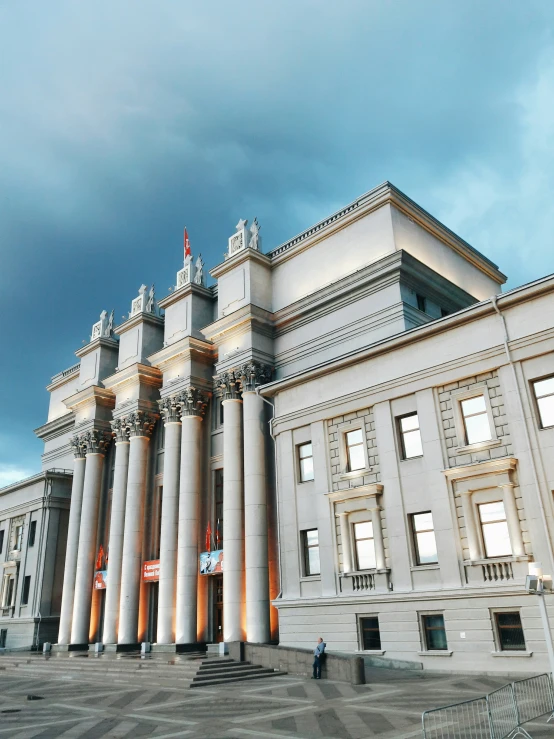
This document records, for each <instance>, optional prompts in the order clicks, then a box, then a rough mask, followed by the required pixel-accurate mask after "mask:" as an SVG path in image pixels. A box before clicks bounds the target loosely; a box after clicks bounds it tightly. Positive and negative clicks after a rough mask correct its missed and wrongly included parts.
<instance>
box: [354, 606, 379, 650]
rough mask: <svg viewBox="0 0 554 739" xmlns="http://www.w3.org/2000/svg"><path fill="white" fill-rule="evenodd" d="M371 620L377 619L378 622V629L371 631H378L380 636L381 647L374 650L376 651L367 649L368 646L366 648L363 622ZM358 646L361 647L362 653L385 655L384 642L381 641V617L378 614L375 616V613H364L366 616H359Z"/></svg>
mask: <svg viewBox="0 0 554 739" xmlns="http://www.w3.org/2000/svg"><path fill="white" fill-rule="evenodd" d="M370 619H375V621H377V629H371V630H372V631H377V633H378V636H379V646H378V647H376V648H374V649H371V648H367V649H366V646H365V643H364V627H363V622H364V621H368V620H370ZM358 645H359V651H360V652H365V653H369V654H371V653H373V654H376V653H378V654H383V653H384V650H383V642H382V640H381V624H380V623H379V615H378V614H377V613H375V614H373V613H364V614H360V615H359V616H358Z"/></svg>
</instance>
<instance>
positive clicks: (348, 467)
mask: <svg viewBox="0 0 554 739" xmlns="http://www.w3.org/2000/svg"><path fill="white" fill-rule="evenodd" d="M357 431H359V432H360V434H361V435H362V440H361V441H358V442H356V443H355V444H349V443H348V436H349V434H355V433H356V432H357ZM344 445H345V451H346V471H347V472H348V473H354V472H360V470H365V469H367V457H366V453H365V448H366V446H367V443H366V439H365V434H364V430H363V429H362V428H353V429H348V430H347V431H345V432H344ZM358 447H361V450H362V456H363V467H356V469H352V466H351V465H352V461H351V459H352V458H351V454H350V450H351V449H357V448H358Z"/></svg>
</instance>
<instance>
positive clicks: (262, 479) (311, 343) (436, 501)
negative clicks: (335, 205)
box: [0, 183, 554, 672]
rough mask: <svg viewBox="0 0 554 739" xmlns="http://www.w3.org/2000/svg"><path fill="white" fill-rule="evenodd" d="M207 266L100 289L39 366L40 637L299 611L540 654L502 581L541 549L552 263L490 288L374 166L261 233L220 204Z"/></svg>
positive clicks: (406, 644)
mask: <svg viewBox="0 0 554 739" xmlns="http://www.w3.org/2000/svg"><path fill="white" fill-rule="evenodd" d="M210 274H211V275H212V276H213V277H214V278H215V280H216V285H215V286H214V287H210V288H207V287H205V284H204V275H203V264H202V262H201V260H200V259H198V260H197V261H196V263H194V262H193V261H192V260H190V259H188V260H187V262H186V264H185V268H184V269H183V270H181V271H180V272H179V273H178V275H177V281H176V287H175V289H174V290H173V291H171V292H170V294H169V295H168V296H167V297H165V298H164V299H163V300H161V301H159V303H158V304H156V301H155V299H154V294H153V289H152V290H151V291H150V293H148V292H147V288H145V287H144V286H143V287H142V288H141V290H140V292H139V296H138V297H137V298H135V299H134V300H133V302H132V306H131V312H130V314H129V316H128V318H127V319H126V320H125V321H124V322H123V323H122V324H121V325H119V326H113V320H112V319H111V318H110V319H108V316H107V314H106V313H103V314H102V316H101V319H100V321H99V322H98V323H97V324H95V326H94V327H93V331H92V336H91V341H90V342H89V343H88V344H87V345H86V346H84V347H83V348H81V349H79V350H78V351H77V356H78V357H79V360H80V361H79V364H78V365H76V366H75V367H73V368H70V369H69V370H67V371H65V372H62V373H60V374H59V375H57V376H56V377H55V378H54V379H53V381H52V383H51V385H50V386H49V388H48V389H49V391H50V394H51V396H50V397H51V402H50V413H49V417H48V422H47V423H46V424H45V425H44V426H43V427H41V428H40V429H38V430H37V433H38V435H39V436H40V437H41V438H44V440H45V453H44V456H43V466H44V468H45V469H50V468H52V467H57V468H64V469H73V482H72V492H71V510H70V516H69V523H68V528H67V554H66V559H65V574H64V581H63V598H62V600H61V606H60V626H59V636H58V641H59V644H60V645H65V646H67V647H68V648H76V647H78V646H83V645H86V644H88V643H90V642H95V641H102V642H103V643H104V644H105V645H106V647H107V648H114V649H115V648H120V649H123V648H128V647H129V646H132V645H136V644H137V643H138V642H140V641H144V640H147V641H152V642H155V643H157V644H158V645H164V647H165V648H168V649H169V648H177V649H186V648H190V645H191V644H195V643H197V642H211V641H218V640H222V639H223V640H225V641H236V640H244V639H247V640H248V641H253V642H266V641H269V640H270V639H273V640H276V639H279V641H280V643H281V644H284V645H296V646H303V647H305V646H309V645H311V644H312V642H314V640H315V638H316V637H317V636H319V635H323V636H324V637H325V640H326V642H327V644H328V648H329V649H335V650H342V651H348V652H356V651H360V652H365V653H368V654H372V655H377V656H380V655H384V656H385V658H395V659H407V660H416V661H419V662H423V663H424V665H425V666H426V667H431V668H433V669H447V670H457V669H462V670H468V669H470V670H471V669H475V670H488V671H506V670H508V669H509V670H510V671H533V672H538V671H541V670H543V669H545V668H546V666H547V660H546V648H545V643H544V638H543V632H542V627H541V623H540V618H539V611H538V608H537V602H536V597H535V596H532V595H528V594H527V593H526V592H525V589H524V583H525V576H526V574H527V572H528V568H529V563H530V562H533V561H540V562H542V565H543V569H544V570H545V572H547V573H548V572H549V573H554V556H553V541H554V537H553V534H554V500H553V490H554V455H553V454H552V447H553V446H554V277H546V278H544V279H541V280H538V281H536V282H533V283H531V284H528V285H524V286H523V287H520V288H517V289H514V290H511V291H510V292H507V293H503V294H500V293H501V286H502V284H503V283H504V281H505V277H504V276H503V274H502V273H501V272H500V271H499V270H498V268H497V267H496V266H495V265H494V264H492V263H491V262H490V261H489V260H488V259H486V258H485V257H484V256H483V255H481V254H480V253H479V252H477V251H476V250H475V249H473V248H472V247H471V246H469V245H468V244H467V243H466V242H464V241H463V240H461V239H460V238H459V237H457V236H456V235H455V234H454V233H452V232H451V231H449V230H448V229H447V228H446V227H445V226H443V225H442V224H440V223H439V222H438V221H436V220H435V219H434V218H432V217H431V216H430V215H429V214H427V213H426V212H425V211H423V210H422V209H421V208H419V207H418V206H417V205H416V204H415V203H413V202H412V201H411V200H409V199H408V198H407V197H406V196H405V195H403V194H402V193H400V192H399V191H398V190H397V189H396V188H394V187H393V186H392V185H390V184H389V183H385V184H384V185H382V186H380V187H378V188H375V189H374V190H372V191H371V192H369V193H367V194H366V195H364V196H362V197H360V198H359V199H358V200H356V201H355V202H354V203H351V204H350V205H348V206H347V207H345V208H344V209H342V210H341V211H339V212H338V213H335V214H334V215H332V216H330V217H329V218H327V219H325V220H324V221H322V222H321V223H318V224H317V225H315V226H314V227H312V228H310V229H308V230H307V231H305V232H304V233H302V234H300V235H299V236H297V237H295V238H293V239H291V240H290V241H289V242H287V243H285V244H283V245H281V246H279V247H278V248H276V249H274V250H273V251H271V252H269V253H268V254H264V253H263V252H262V251H261V243H260V236H259V229H258V226H257V223H256V222H255V223H254V224H253V225H252V226H251V227H250V229H248V227H247V223H246V222H245V221H240V222H239V224H238V225H237V232H236V233H235V235H234V236H232V237H231V239H229V247H228V254H227V255H226V258H225V260H224V262H223V263H222V264H220V265H218V266H217V267H215V268H214V269H212V270H211V272H210ZM162 311H163V312H164V314H163V315H161V312H162ZM9 494H10V493H9V491H8V493H7V494H4V491H0V506H1V507H0V520H2V519H4V518H5V519H6V520H7V519H8V517H9V516H11V514H9V515H8V513H5V508H4V503H3V501H4V499H5V498H7V497H8V496H9ZM10 525H11V524H10ZM1 527H2V524H0V528H1ZM206 550H211V551H212V552H213V550H216V552H217V554H216V555H213V554H212V556H211V557H210V558H206V557H204V558H203V563H202V572H201V571H200V569H199V555H200V553H201V552H204V551H206ZM220 551H223V555H220ZM1 557H3V555H0V558H1ZM223 557H224V558H223ZM221 560H223V564H224V567H223V569H224V572H223V573H222V572H221ZM145 562H146V563H147V564H146V565H145V564H144V563H145ZM158 562H159V565H158ZM4 566H5V563H4ZM206 570H214V572H213V573H211V574H204V573H205V571H206ZM93 582H94V585H95V587H94V588H93ZM96 585H98V586H101V587H99V588H97V587H96ZM104 585H105V588H104ZM4 587H5V586H4ZM20 589H21V588H20V586H18V587H17V590H18V592H19V591H20ZM553 600H554V598H553ZM15 604H16V605H17V598H16V601H15ZM550 616H551V618H552V621H553V623H554V603H552V604H551V605H550ZM10 619H11V620H10ZM16 620H17V618H16V614H15V613H12V614H10V615H9V617H8V619H7V620H6V617H5V616H4V617H3V618H2V619H0V627H1V628H5V626H4V623H5V622H6V623H7V624H8V626H7V628H8V642H9V632H10V625H11V624H12V623H14V624H15V622H16ZM8 645H9V644H8ZM108 645H119V646H118V647H116V646H111V647H109V646H108ZM174 645H177V646H174ZM160 648H161V647H160ZM506 658H509V660H507V659H506Z"/></svg>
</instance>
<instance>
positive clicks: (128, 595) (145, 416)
mask: <svg viewBox="0 0 554 739" xmlns="http://www.w3.org/2000/svg"><path fill="white" fill-rule="evenodd" d="M127 422H128V424H129V434H130V450H129V475H128V478H127V500H126V503H125V527H124V534H123V556H122V562H121V590H120V599H119V629H118V635H117V637H118V638H117V641H118V643H119V644H136V643H137V640H138V617H139V594H140V581H141V577H142V538H143V533H144V498H145V493H146V472H147V467H148V450H149V444H150V436H151V435H152V429H153V428H154V423H155V419H154V417H153V416H151V415H150V414H149V413H145V412H143V411H136V412H134V413H131V414H130V415H129V416H128V417H127Z"/></svg>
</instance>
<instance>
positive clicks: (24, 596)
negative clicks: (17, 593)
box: [20, 575, 31, 606]
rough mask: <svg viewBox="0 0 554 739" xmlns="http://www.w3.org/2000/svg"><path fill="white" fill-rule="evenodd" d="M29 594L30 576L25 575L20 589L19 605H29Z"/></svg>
mask: <svg viewBox="0 0 554 739" xmlns="http://www.w3.org/2000/svg"><path fill="white" fill-rule="evenodd" d="M30 594H31V575H25V576H24V578H23V586H22V588H21V601H20V605H22V606H28V605H29V596H30Z"/></svg>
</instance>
